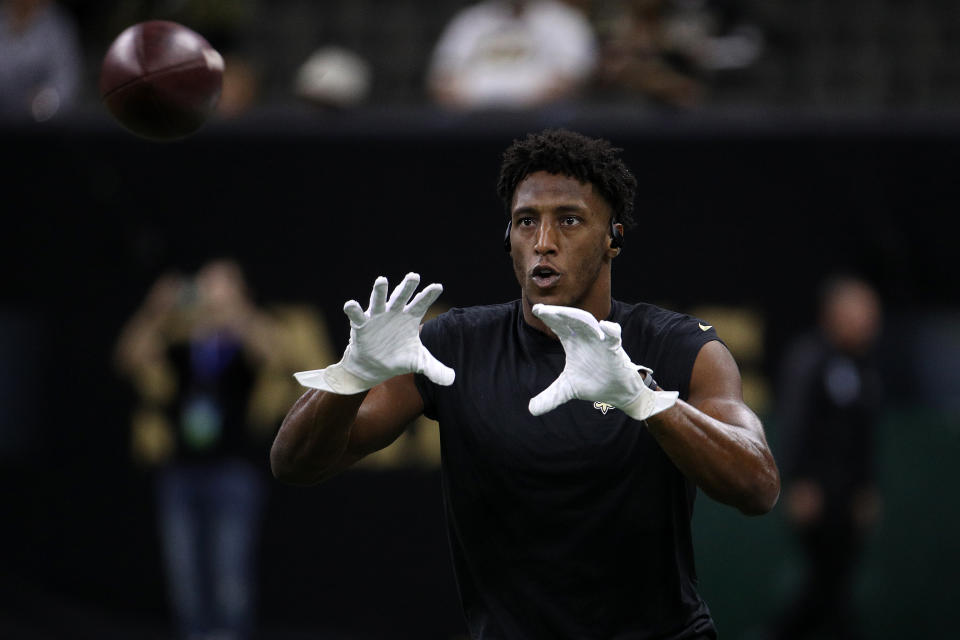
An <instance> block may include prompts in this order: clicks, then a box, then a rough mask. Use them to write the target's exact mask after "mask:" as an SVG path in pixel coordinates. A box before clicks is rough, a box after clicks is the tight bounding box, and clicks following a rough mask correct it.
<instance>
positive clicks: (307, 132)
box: [0, 113, 960, 637]
mask: <svg viewBox="0 0 960 640" xmlns="http://www.w3.org/2000/svg"><path fill="white" fill-rule="evenodd" d="M558 123H563V124H565V125H567V126H570V127H572V128H577V129H580V130H581V131H583V132H585V133H588V134H594V135H604V136H607V137H609V138H610V139H611V140H612V141H613V142H614V143H615V144H617V145H618V146H621V147H623V148H624V156H625V158H626V160H627V161H628V164H629V165H630V166H631V167H632V168H633V170H634V172H635V173H636V174H637V176H638V178H639V180H640V183H641V189H640V193H639V196H638V201H637V214H638V216H637V217H638V219H639V220H640V224H639V226H638V227H637V228H635V229H632V230H630V231H629V232H628V234H627V237H626V246H625V251H624V253H623V255H622V256H621V257H620V258H618V260H617V262H616V264H615V269H614V294H615V295H616V296H617V297H619V298H623V299H628V300H635V299H644V300H649V301H653V302H658V303H662V304H666V305H670V306H674V307H677V308H684V307H687V306H690V305H693V304H700V303H716V304H730V305H745V306H750V307H752V308H755V309H758V310H759V311H761V312H762V314H763V315H764V317H765V318H767V320H768V322H767V326H768V334H767V337H766V340H767V343H768V345H767V346H768V349H767V353H768V354H770V357H771V358H773V357H774V356H775V354H777V353H778V350H779V348H780V347H781V345H782V342H783V340H785V339H786V338H787V337H788V336H789V335H791V334H792V333H793V332H794V331H795V330H796V329H797V328H799V327H801V326H805V325H806V324H807V323H808V322H809V321H810V320H811V318H812V306H811V305H812V301H813V293H814V288H815V285H816V283H817V281H818V280H819V278H820V277H821V276H822V275H824V274H825V273H827V272H828V271H830V270H831V269H833V268H835V267H839V266H851V267H855V268H857V269H860V270H862V271H864V272H866V273H867V274H868V275H869V276H871V277H873V278H874V279H875V280H876V282H877V283H878V285H879V287H880V289H881V291H882V293H883V295H884V297H885V298H886V299H887V301H888V305H889V308H890V309H891V310H892V311H893V312H905V311H909V310H915V309H925V308H943V307H951V306H955V305H956V304H957V302H958V300H957V294H956V282H957V281H958V275H960V266H958V264H957V262H956V260H954V252H953V244H954V243H953V241H952V240H951V237H950V234H949V233H947V230H948V228H949V224H950V219H951V218H952V215H951V214H952V213H953V212H954V210H955V202H956V201H957V195H958V193H957V191H958V186H957V182H956V180H955V179H954V176H953V174H954V167H955V166H956V161H957V159H958V155H960V153H958V151H960V127H957V126H956V124H954V123H949V122H948V123H932V124H931V123H922V122H921V123H917V122H909V121H876V122H872V123H863V122H851V123H843V122H840V123H838V122H836V121H833V122H818V121H806V120H791V121H787V122H775V123H771V122H769V121H753V122H751V121H744V120H738V121H736V122H725V121H722V120H714V121H709V122H704V121H682V120H681V121H675V122H671V123H666V124H664V123H663V122H646V121H634V120H631V119H629V118H622V117H586V116H584V115H582V114H581V115H580V116H573V117H567V118H565V119H563V118H558V117H557V116H556V114H554V115H553V116H543V117H534V116H530V117H526V118H522V117H517V116H513V117H504V118H499V119H490V120H485V119H484V118H479V117H477V118H466V119H463V120H456V119H450V118H449V117H441V116H439V115H438V114H433V113H419V114H407V117H400V116H397V115H391V114H385V113H367V114H355V115H352V116H351V115H347V114H342V115H335V114H329V115H327V116H325V117H324V118H315V117H311V118H308V117H304V116H303V115H302V114H288V115H284V116H283V117H270V118H268V117H264V118H263V120H262V121H257V122H254V123H253V124H250V125H243V126H241V125H229V124H226V123H212V124H211V125H209V126H208V127H207V128H206V129H204V130H203V131H202V132H201V133H200V134H199V135H196V136H195V137H193V138H191V139H189V140H186V141H183V142H179V143H172V144H154V143H148V142H143V141H140V140H138V139H135V138H133V137H132V136H130V135H128V134H126V133H125V132H123V131H121V130H119V128H117V127H114V126H112V124H111V123H102V122H99V121H95V122H90V123H84V122H81V123H71V124H69V125H64V126H62V127H60V128H54V129H38V130H36V131H31V130H5V131H2V132H0V141H2V143H0V163H2V169H3V176H4V177H3V182H2V184H3V200H2V202H3V204H2V205H0V206H2V209H3V218H4V220H5V222H4V227H5V231H4V232H3V233H2V237H0V250H2V258H0V260H2V263H0V265H2V268H3V274H4V276H3V278H2V281H0V311H2V315H0V318H2V320H3V332H2V333H3V335H4V341H3V343H2V344H3V345H4V363H3V365H2V374H3V376H2V378H0V379H2V380H3V381H5V384H4V388H5V390H6V391H5V395H4V398H5V403H6V405H7V406H6V408H5V409H4V413H3V416H4V420H5V422H6V424H5V425H4V428H3V431H2V432H0V433H4V434H10V437H9V438H5V442H7V443H8V446H6V447H4V449H3V451H2V453H3V455H2V457H0V459H2V461H3V470H4V475H5V476H6V477H5V478H4V479H5V480H6V482H5V484H4V490H3V492H4V496H5V498H6V500H5V504H7V505H9V506H8V509H9V516H10V517H9V518H4V520H6V521H7V522H8V523H9V522H14V523H16V526H14V527H8V528H7V531H6V532H5V534H4V535H5V536H8V537H9V540H10V541H11V544H9V545H8V548H11V549H12V548H17V546H16V545H20V546H19V548H21V549H23V550H24V553H23V554H22V555H16V554H8V556H7V558H6V559H5V560H4V562H3V563H2V564H0V568H3V567H4V566H8V568H9V569H10V571H9V572H8V573H7V575H8V576H14V578H11V580H13V581H14V582H12V583H8V584H7V585H6V586H5V588H6V589H8V590H9V591H11V592H15V593H18V594H20V596H19V598H20V604H21V605H23V606H27V605H30V603H33V604H32V605H30V606H34V607H36V608H38V609H44V608H45V607H47V606H49V602H46V601H44V600H43V599H42V598H67V599H70V598H75V599H79V600H81V601H83V602H85V603H87V604H88V605H89V606H91V607H94V608H98V609H100V610H103V611H107V612H110V611H114V612H116V611H122V612H127V613H126V614H124V615H129V616H132V617H135V618H140V617H145V618H151V617H156V618H158V619H162V617H163V615H164V603H163V591H162V586H161V581H160V574H159V568H158V566H157V565H158V561H157V558H156V541H155V539H154V537H153V528H152V527H153V523H152V511H151V509H152V501H151V495H150V486H149V478H148V477H146V476H145V475H144V474H142V473H140V472H139V471H137V470H136V469H134V468H132V467H131V465H130V464H129V460H128V456H127V449H126V432H127V425H128V410H129V400H130V399H129V397H128V396H127V392H126V390H125V388H124V387H123V385H122V384H121V383H120V382H119V381H118V380H117V378H116V376H115V375H114V373H113V370H112V368H111V363H110V360H109V357H110V351H111V349H112V347H113V343H114V340H115V339H116V335H117V332H118V330H119V328H120V326H121V324H122V323H123V322H124V321H125V319H126V318H127V317H128V315H129V314H130V313H131V312H132V311H133V309H134V308H135V306H136V305H137V304H138V303H139V302H140V300H141V299H142V296H143V295H144V293H145V291H146V288H147V287H148V286H149V285H150V283H151V282H152V281H153V279H154V278H155V277H156V276H157V275H159V273H161V272H162V271H163V270H165V269H168V268H181V269H192V268H194V267H195V266H197V265H198V264H199V262H200V261H202V260H203V259H205V258H207V257H209V256H210V255H212V254H215V253H222V252H229V253H231V254H233V255H235V256H237V257H238V258H240V260H241V261H242V262H243V264H244V265H245V267H246V269H247V271H248V273H249V276H250V278H251V280H252V282H253V283H254V286H255V289H256V292H257V294H258V295H259V296H260V298H261V299H262V300H264V301H270V302H277V301H298V302H308V303H311V304H314V305H316V306H317V307H318V308H319V309H320V310H321V311H322V312H323V314H324V315H325V316H326V317H327V319H328V321H329V322H330V326H331V331H332V338H333V340H334V343H335V346H336V348H338V349H339V348H341V347H342V345H343V344H344V343H345V341H346V337H347V333H346V332H347V326H346V323H345V322H340V320H341V319H342V317H341V315H340V314H341V313H342V312H341V307H342V304H343V302H344V301H345V300H347V299H349V298H354V297H356V298H358V299H361V300H362V299H363V297H364V296H366V295H367V292H368V291H369V287H370V284H371V283H372V281H373V279H374V278H375V277H376V276H377V275H381V274H383V275H387V276H388V277H389V278H391V280H394V281H395V280H397V279H399V278H400V277H402V275H403V274H404V273H405V272H406V271H410V270H416V271H418V272H419V273H421V274H422V276H423V278H424V280H425V281H428V282H429V281H438V282H442V283H443V284H444V286H445V292H444V294H443V298H442V300H443V301H444V302H445V303H446V304H448V305H453V306H457V305H470V304H477V303H488V302H497V301H502V300H505V299H509V298H513V297H515V296H516V293H517V291H516V284H515V282H514V281H513V278H512V275H511V273H510V269H509V264H508V261H507V258H506V257H505V256H504V254H503V251H502V248H501V239H502V234H503V227H504V224H505V216H504V213H503V211H502V208H501V205H500V204H499V202H498V201H497V200H496V198H495V195H494V186H495V183H496V178H497V171H498V167H499V159H500V154H501V152H502V150H503V148H504V147H505V146H506V145H507V144H508V143H509V142H510V141H511V140H512V139H513V138H515V137H518V136H520V135H522V134H523V133H525V132H526V131H532V130H536V129H539V128H542V127H544V126H548V125H554V124H558ZM767 364H770V365H772V362H770V363H767ZM14 384H16V385H17V386H16V387H14V386H12V385H14ZM13 388H16V389H17V391H16V392H15V393H14V392H10V391H9V389H13ZM904 388H907V387H904ZM14 423H15V424H14ZM24 434H26V435H24ZM11 443H12V444H11ZM391 473H395V474H397V475H396V477H394V478H392V479H390V480H389V481H385V480H384V479H383V477H382V476H379V475H378V474H375V473H373V474H368V473H366V472H363V473H355V474H352V475H350V476H345V477H343V478H341V479H337V480H335V481H333V482H331V483H330V484H329V485H327V488H325V489H323V490H322V491H319V490H295V489H289V488H285V487H279V486H277V487H275V496H274V497H273V500H272V501H271V515H270V518H269V519H268V526H267V532H266V562H265V565H266V566H265V569H264V571H265V574H264V581H265V582H264V584H265V585H266V586H265V593H266V595H265V601H264V615H265V616H266V617H267V618H269V619H270V620H273V621H274V622H282V623H284V624H289V626H290V627H291V628H297V627H308V628H309V627H316V626H318V625H322V624H327V625H329V626H331V627H333V628H342V629H351V628H353V629H359V630H361V631H367V632H370V633H373V634H377V633H381V632H384V630H385V629H386V628H395V627H397V626H398V625H399V628H408V629H411V630H412V632H413V633H415V634H418V637H426V636H428V635H431V634H434V635H436V636H437V637H441V636H445V635H449V634H453V633H455V632H459V631H460V618H459V613H458V611H457V609H456V595H455V593H454V591H453V579H452V575H451V571H450V568H449V563H448V559H447V551H446V542H445V537H444V536H445V534H444V530H443V525H442V521H441V511H440V495H439V484H438V482H439V481H438V478H437V477H436V475H435V474H434V473H433V472H414V471H410V472H391ZM329 548H333V549H335V550H336V553H333V554H331V553H329V552H328V549H329ZM411 576H412V577H411ZM411 581H413V583H411ZM10 584H14V585H15V586H14V587H11V586H10ZM24 594H26V595H24ZM29 594H34V595H36V596H37V598H39V599H31V597H30V595H29ZM8 595H9V594H8ZM38 602H39V603H41V604H36V603H38ZM44 602H46V604H44ZM419 634H422V635H419Z"/></svg>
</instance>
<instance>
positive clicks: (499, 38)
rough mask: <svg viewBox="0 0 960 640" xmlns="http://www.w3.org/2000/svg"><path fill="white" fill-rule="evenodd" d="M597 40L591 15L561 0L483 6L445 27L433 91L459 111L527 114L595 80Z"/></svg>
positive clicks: (499, 0) (504, 0) (489, 1)
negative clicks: (592, 77) (517, 110)
mask: <svg viewBox="0 0 960 640" xmlns="http://www.w3.org/2000/svg"><path fill="white" fill-rule="evenodd" d="M596 54H597V51H596V40H595V37H594V33H593V29H592V27H591V25H590V23H589V21H588V20H587V17H586V16H585V15H584V14H583V13H582V12H581V11H580V10H578V9H576V8H574V7H572V6H570V5H569V4H565V3H563V2H560V1H559V0H483V1H481V2H478V3H476V4H474V5H471V6H469V7H467V8H465V9H463V10H462V11H461V12H460V13H458V14H456V15H455V16H454V17H453V19H452V20H451V21H450V23H449V24H448V25H447V26H446V27H445V29H444V31H443V33H442V34H441V36H440V39H439V41H438V43H437V45H436V47H435V49H434V51H433V57H432V60H431V62H430V68H429V70H428V78H427V82H428V90H429V92H430V95H431V97H432V98H433V99H434V100H435V101H436V102H437V103H438V104H440V105H442V106H445V107H452V108H464V109H473V108H527V107H537V106H541V105H545V104H548V103H551V102H554V101H557V100H561V99H564V98H569V97H571V96H573V95H574V94H575V93H576V92H577V91H578V90H579V89H580V88H581V87H582V85H583V84H584V82H585V81H586V80H587V79H588V78H589V76H590V74H591V73H592V71H593V68H594V64H595V58H596Z"/></svg>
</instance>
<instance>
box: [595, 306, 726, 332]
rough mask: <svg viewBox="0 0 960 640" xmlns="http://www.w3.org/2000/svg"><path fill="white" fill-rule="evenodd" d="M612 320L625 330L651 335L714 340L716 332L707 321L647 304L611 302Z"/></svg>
mask: <svg viewBox="0 0 960 640" xmlns="http://www.w3.org/2000/svg"><path fill="white" fill-rule="evenodd" d="M612 315H613V318H614V321H615V322H618V323H620V325H621V326H624V327H625V328H628V327H629V328H630V329H633V330H638V331H642V332H644V333H648V334H653V335H667V334H677V333H679V334H690V335H695V336H696V335H708V336H711V337H712V338H716V330H715V329H714V328H713V325H711V324H710V323H709V322H708V321H707V320H705V319H703V318H698V317H696V316H692V315H690V314H689V313H684V312H681V311H674V310H672V309H667V308H665V307H661V306H658V305H655V304H651V303H647V302H635V303H628V302H621V301H618V300H614V301H613V313H612Z"/></svg>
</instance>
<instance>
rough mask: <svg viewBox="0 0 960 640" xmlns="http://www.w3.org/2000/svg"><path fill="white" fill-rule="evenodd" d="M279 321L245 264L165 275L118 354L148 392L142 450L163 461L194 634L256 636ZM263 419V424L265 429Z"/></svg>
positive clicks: (137, 425) (161, 484)
mask: <svg viewBox="0 0 960 640" xmlns="http://www.w3.org/2000/svg"><path fill="white" fill-rule="evenodd" d="M277 346H278V341H277V327H276V325H275V324H274V322H273V321H272V319H271V317H270V316H269V315H268V314H267V313H265V312H264V311H262V310H261V309H259V308H258V307H257V306H256V305H255V304H254V302H253V300H252V297H251V295H250V293H249V291H248V289H247V286H246V283H245V280H244V276H243V274H242V272H241V269H240V267H239V266H238V265H237V264H236V263H235V262H233V261H231V260H214V261H211V262H209V263H207V264H206V265H204V266H203V267H202V268H201V269H200V270H199V272H198V273H197V274H196V276H195V277H194V278H183V277H179V276H176V275H165V276H163V277H161V278H160V279H159V280H158V281H157V282H156V283H155V284H154V285H153V287H152V289H151V291H150V292H149V294H148V296H147V299H146V301H145V302H144V303H143V305H142V306H141V308H140V309H139V310H137V312H136V313H135V314H134V316H133V317H132V318H131V319H130V320H129V322H128V323H127V324H126V326H125V327H124V329H123V332H122V334H121V336H120V339H119V342H118V345H117V354H116V356H117V362H118V367H119V369H120V371H121V372H122V373H124V374H125V375H127V376H128V377H129V378H130V380H131V381H132V383H133V384H134V386H135V388H136V390H137V391H138V392H139V396H140V407H139V408H138V409H137V411H136V412H135V415H134V421H133V427H134V431H133V441H132V444H133V449H134V454H135V457H137V459H138V460H139V461H141V462H146V463H150V464H151V465H152V466H153V467H155V468H156V471H157V474H156V481H157V484H156V489H157V504H158V520H159V527H160V534H161V535H160V537H161V541H162V545H163V552H164V559H165V561H166V571H167V578H168V583H169V584H168V586H169V589H170V598H171V603H172V605H173V609H174V613H175V617H176V619H177V623H178V626H179V630H180V632H181V634H182V637H184V638H191V639H193V638H218V639H219V638H222V639H224V640H226V639H234V638H247V637H250V634H251V632H252V629H253V617H254V610H255V603H256V599H257V594H256V590H255V586H256V563H257V558H258V554H257V546H258V543H259V531H260V521H261V516H262V512H263V508H264V498H265V496H266V488H267V485H266V484H265V480H266V475H265V474H266V470H267V452H268V449H269V442H270V438H271V437H272V435H273V432H272V430H271V427H272V425H270V424H267V425H256V424H251V422H252V421H251V420H250V416H251V398H252V397H253V395H254V387H255V384H256V381H257V376H258V373H259V372H260V371H261V370H262V369H263V368H264V367H267V366H269V364H270V360H271V359H272V358H275V357H276V354H278V353H280V351H281V350H280V349H278V348H277ZM258 427H259V428H258Z"/></svg>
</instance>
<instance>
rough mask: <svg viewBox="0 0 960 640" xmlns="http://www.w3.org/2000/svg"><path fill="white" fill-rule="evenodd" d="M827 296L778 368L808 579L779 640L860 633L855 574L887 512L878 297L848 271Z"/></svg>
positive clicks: (787, 501) (783, 455) (784, 444)
mask: <svg viewBox="0 0 960 640" xmlns="http://www.w3.org/2000/svg"><path fill="white" fill-rule="evenodd" d="M820 295H821V297H820V309H819V319H818V327H817V328H816V330H814V331H811V332H810V333H808V334H805V335H803V336H800V337H799V338H797V339H796V340H795V342H794V343H793V345H792V346H791V347H790V349H789V350H788V352H787V356H786V358H785V360H784V362H783V368H782V370H781V380H780V384H781V387H780V394H779V406H778V424H779V428H780V431H781V433H780V447H781V450H780V452H779V455H778V460H780V464H781V469H782V472H783V475H784V478H785V480H786V482H785V486H786V491H785V493H784V506H785V508H786V516H787V518H788V520H789V523H790V525H791V527H792V528H793V529H794V531H795V532H796V534H797V538H798V540H799V542H800V544H801V546H802V548H803V551H804V554H805V556H806V560H807V567H806V569H807V576H806V581H805V583H804V584H803V586H802V588H801V590H800V592H799V593H798V594H797V596H796V598H795V599H794V601H793V602H792V603H791V604H790V605H789V606H788V607H787V608H786V610H785V611H784V612H783V613H782V614H781V616H780V617H779V619H778V620H777V621H776V624H775V628H774V633H773V637H775V638H778V639H788V638H803V637H807V636H808V635H809V634H810V633H813V632H817V631H820V632H824V631H825V632H828V633H830V634H832V635H831V637H834V636H836V637H839V638H859V637H861V635H860V633H859V632H858V630H857V625H856V620H855V616H854V611H853V578H854V574H855V568H856V565H857V562H858V560H859V559H860V556H861V551H862V549H863V545H864V541H865V536H866V534H867V533H868V532H869V531H870V529H871V527H873V526H874V525H875V524H876V522H877V520H878V517H879V512H880V497H879V493H878V491H877V487H876V472H875V469H874V455H875V440H876V425H877V420H878V413H879V409H880V403H881V397H882V391H881V381H880V375H879V371H878V368H877V366H876V364H875V362H874V347H875V344H876V340H877V338H878V335H879V332H880V329H881V304H880V300H879V296H878V294H877V292H876V291H875V289H874V288H873V287H872V286H871V285H870V284H868V283H867V282H865V281H864V280H862V279H860V278H858V277H854V276H851V275H846V274H844V275H835V276H832V277H831V278H829V279H827V280H826V282H825V283H824V285H823V288H822V291H821V293H820ZM817 637H819V636H817Z"/></svg>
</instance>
